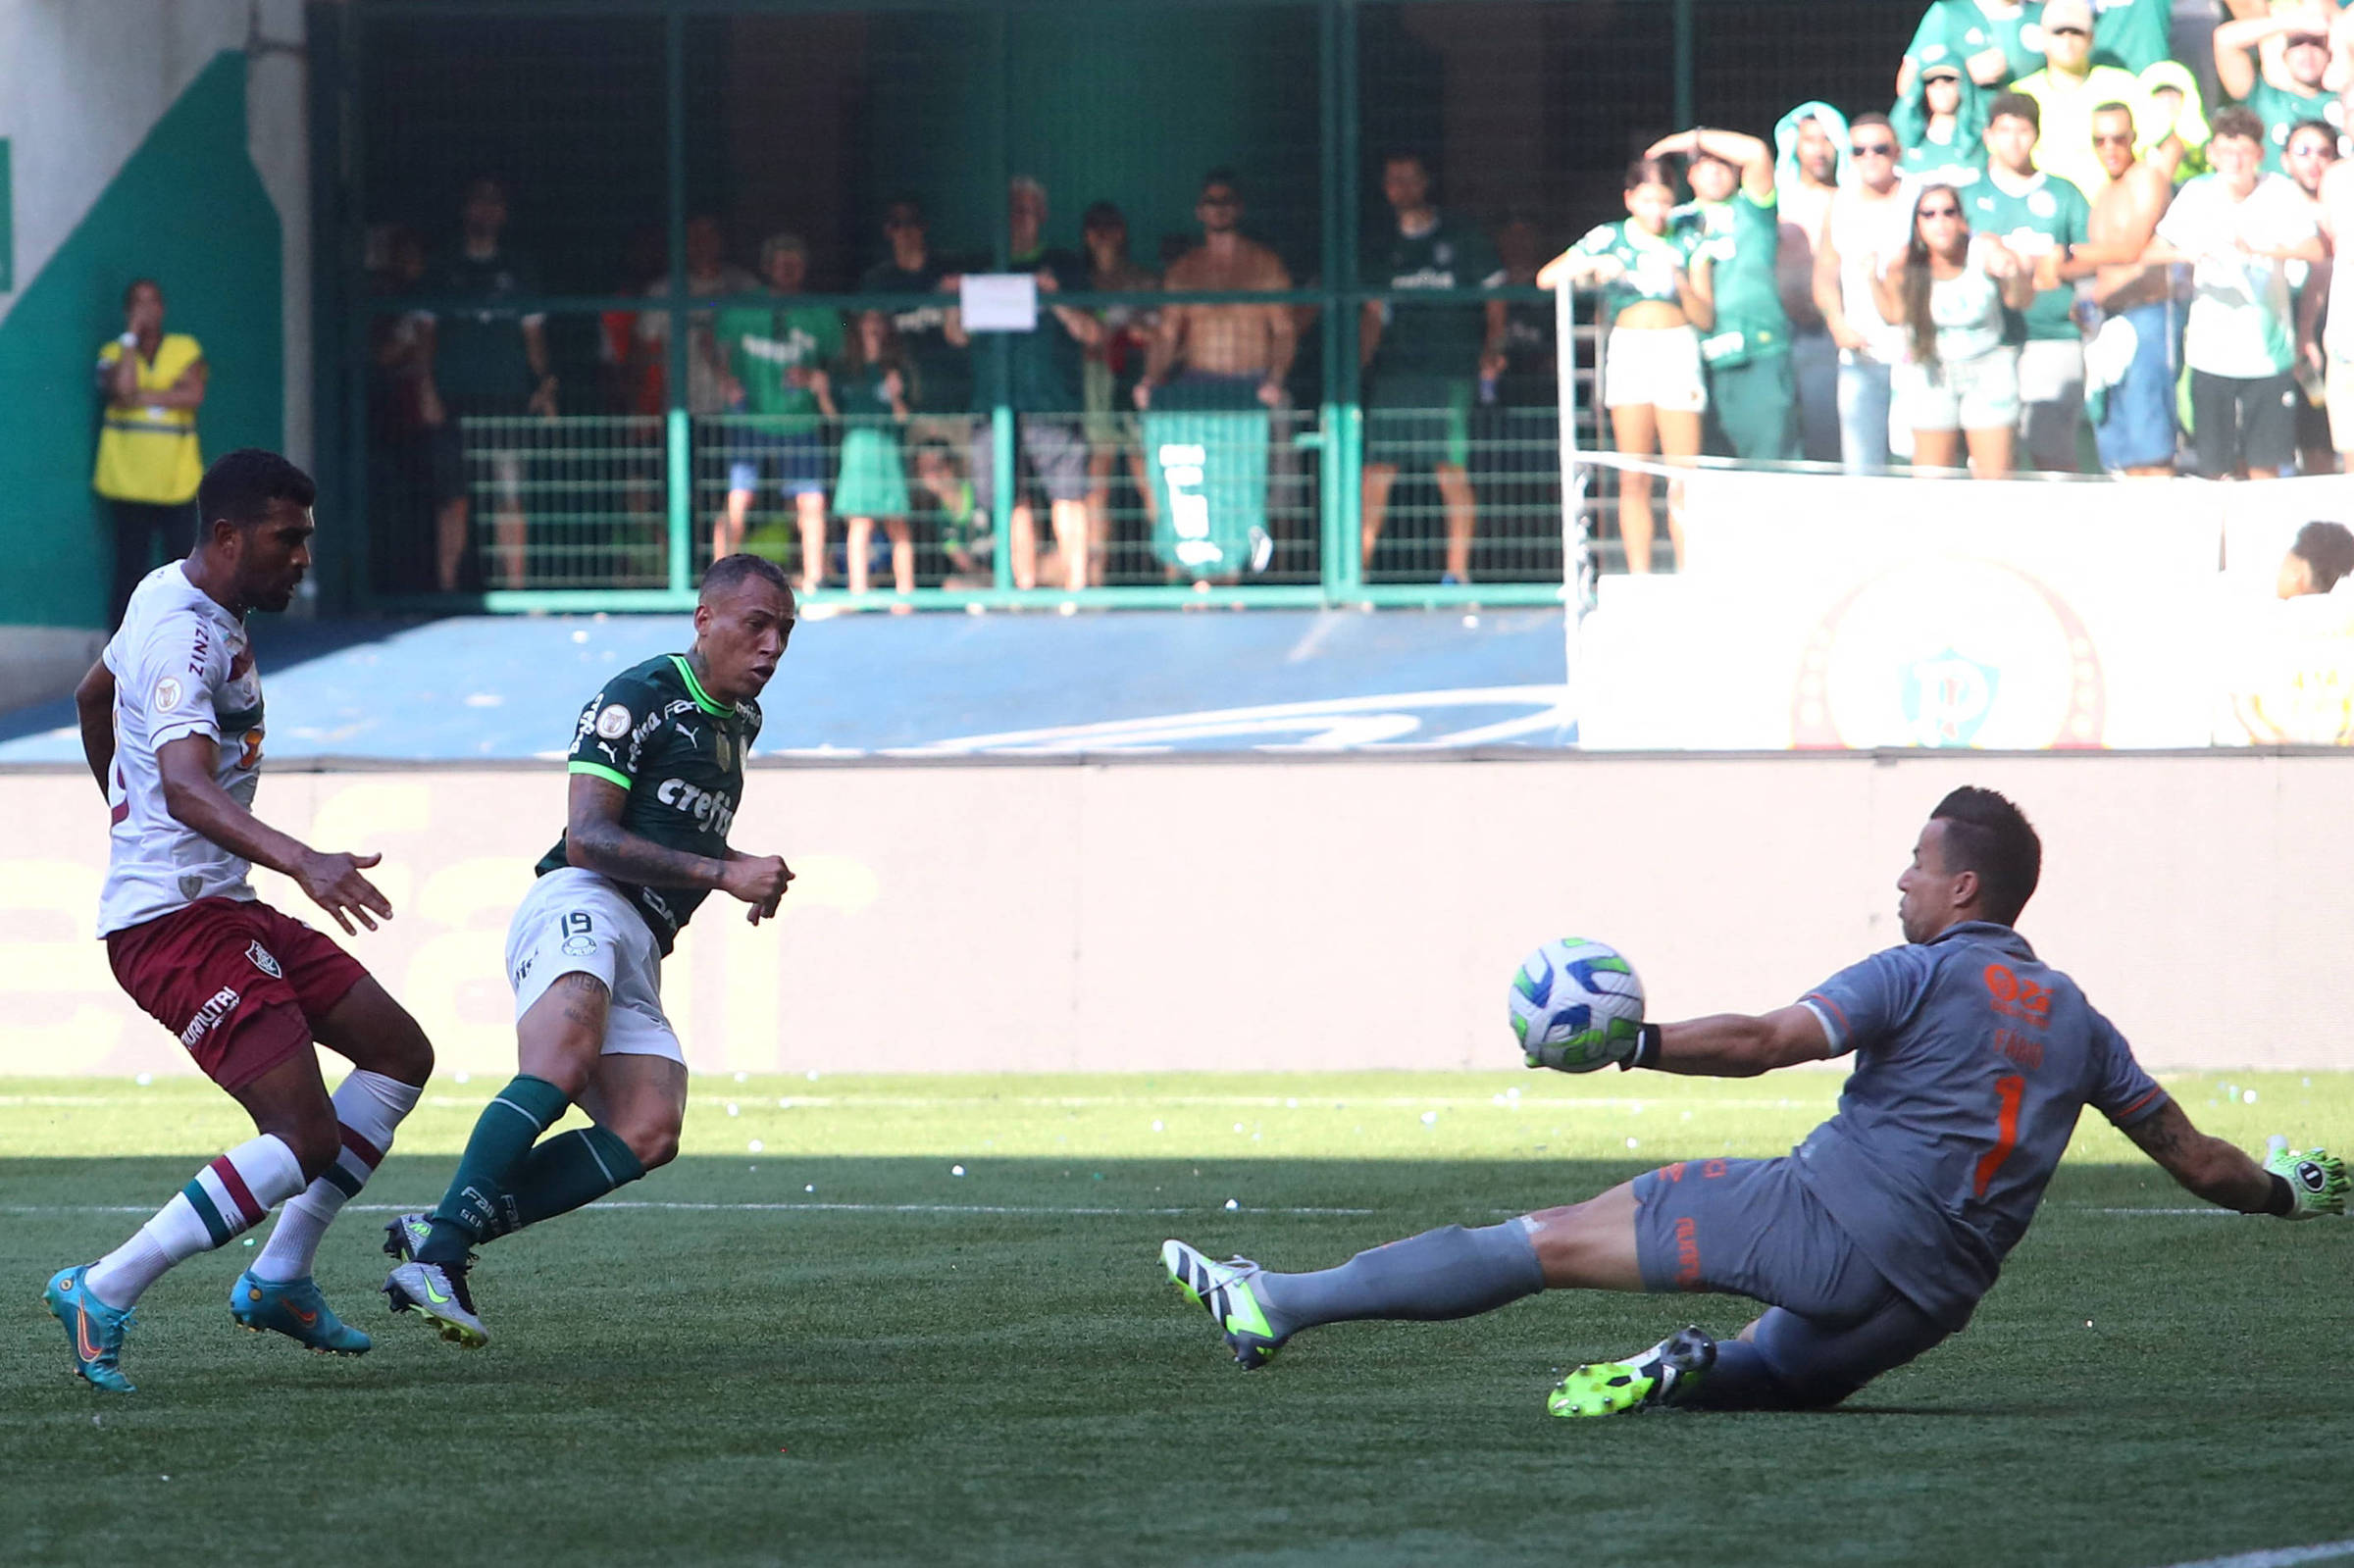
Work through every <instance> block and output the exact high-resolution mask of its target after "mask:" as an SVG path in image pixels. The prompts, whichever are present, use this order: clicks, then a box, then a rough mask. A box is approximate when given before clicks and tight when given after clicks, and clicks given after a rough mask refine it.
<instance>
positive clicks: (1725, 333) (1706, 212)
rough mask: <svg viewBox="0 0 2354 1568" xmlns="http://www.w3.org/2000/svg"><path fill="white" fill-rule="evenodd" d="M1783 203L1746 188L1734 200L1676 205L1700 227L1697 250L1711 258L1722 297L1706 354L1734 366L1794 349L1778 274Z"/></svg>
mask: <svg viewBox="0 0 2354 1568" xmlns="http://www.w3.org/2000/svg"><path fill="white" fill-rule="evenodd" d="M1778 212H1779V203H1778V201H1777V200H1776V198H1775V197H1774V196H1773V194H1772V193H1771V192H1768V193H1767V194H1766V199H1765V200H1764V201H1759V200H1758V199H1757V198H1755V197H1753V196H1751V195H1750V193H1749V192H1748V191H1747V190H1746V189H1744V190H1736V191H1734V192H1733V199H1732V200H1730V201H1696V202H1691V203H1688V204H1687V205H1685V206H1682V207H1678V208H1677V209H1676V210H1675V217H1676V221H1677V222H1678V223H1679V224H1684V225H1689V226H1691V227H1693V228H1697V229H1698V230H1699V231H1700V234H1701V236H1702V237H1701V242H1700V244H1699V245H1698V246H1697V247H1695V249H1694V252H1693V253H1694V254H1695V255H1699V256H1706V257H1707V258H1708V259H1709V288H1710V291H1711V292H1712V293H1713V294H1714V297H1715V301H1716V325H1715V326H1714V328H1712V329H1710V330H1709V332H1708V334H1707V335H1706V336H1704V337H1703V338H1701V340H1700V357H1701V358H1702V359H1704V360H1707V361H1708V362H1709V363H1710V364H1711V365H1714V366H1722V367H1726V368H1730V367H1731V366H1734V365H1742V364H1746V363H1748V362H1749V361H1750V360H1753V359H1763V358H1765V357H1766V356H1767V355H1769V354H1786V353H1788V352H1789V351H1790V318H1789V316H1788V315H1787V314H1785V313H1784V311H1783V310H1782V291H1781V287H1780V285H1779V284H1778V283H1777V282H1776V280H1775V278H1774V270H1773V269H1774V259H1775V257H1776V256H1777V255H1778V254H1779V253H1780V251H1781V244H1782V232H1781V224H1780V221H1779V216H1778Z"/></svg>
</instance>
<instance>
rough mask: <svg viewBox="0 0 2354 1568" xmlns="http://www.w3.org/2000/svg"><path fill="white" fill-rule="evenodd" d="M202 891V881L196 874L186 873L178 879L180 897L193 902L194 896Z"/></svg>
mask: <svg viewBox="0 0 2354 1568" xmlns="http://www.w3.org/2000/svg"><path fill="white" fill-rule="evenodd" d="M202 891H204V879H203V878H202V877H200V876H198V875H197V874H196V873H194V872H192V871H191V872H188V873H186V874H185V875H184V876H182V877H181V878H180V879H179V896H180V897H182V898H186V899H189V900H191V901H193V900H194V898H195V897H196V895H197V894H198V893H200V892H202Z"/></svg>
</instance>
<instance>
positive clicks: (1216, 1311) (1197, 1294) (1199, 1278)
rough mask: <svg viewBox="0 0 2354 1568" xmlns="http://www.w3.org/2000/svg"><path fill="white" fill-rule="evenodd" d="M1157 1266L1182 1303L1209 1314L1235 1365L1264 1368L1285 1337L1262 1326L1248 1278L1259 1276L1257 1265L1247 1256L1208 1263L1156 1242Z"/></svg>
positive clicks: (1180, 1247)
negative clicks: (1181, 1293) (1181, 1296)
mask: <svg viewBox="0 0 2354 1568" xmlns="http://www.w3.org/2000/svg"><path fill="white" fill-rule="evenodd" d="M1160 1266H1161V1267H1162V1268H1164V1269H1166V1270H1168V1271H1169V1282H1170V1283H1171V1284H1172V1285H1174V1286H1176V1287H1177V1289H1178V1290H1182V1291H1184V1292H1185V1298H1186V1299H1187V1300H1189V1301H1191V1302H1193V1303H1194V1304H1195V1305H1196V1306H1199V1307H1201V1308H1202V1309H1203V1310H1204V1311H1206V1312H1207V1313H1208V1314H1209V1321H1210V1322H1212V1323H1214V1324H1216V1325H1217V1326H1218V1332H1219V1333H1220V1334H1222V1335H1224V1336H1225V1337H1226V1346H1227V1348H1228V1349H1230V1350H1232V1351H1233V1352H1234V1359H1235V1360H1236V1362H1238V1363H1239V1364H1240V1365H1242V1366H1243V1367H1245V1368H1251V1367H1263V1366H1265V1365H1266V1364H1267V1362H1268V1361H1269V1359H1271V1358H1272V1357H1273V1356H1274V1354H1275V1352H1276V1351H1277V1350H1279V1349H1281V1348H1283V1341H1284V1338H1285V1337H1284V1336H1283V1335H1280V1334H1277V1333H1276V1332H1275V1330H1274V1328H1273V1327H1272V1326H1271V1325H1270V1324H1269V1323H1268V1322H1267V1314H1266V1312H1265V1310H1264V1309H1263V1308H1261V1307H1260V1306H1259V1304H1258V1297H1257V1295H1256V1294H1254V1292H1253V1290H1252V1289H1251V1277H1252V1276H1253V1275H1254V1274H1259V1273H1262V1272H1264V1271H1262V1270H1261V1269H1260V1268H1259V1266H1258V1265H1257V1264H1255V1263H1254V1262H1252V1261H1251V1260H1250V1259H1249V1258H1236V1259H1235V1260H1234V1261H1232V1262H1231V1263H1212V1262H1210V1261H1209V1259H1207V1258H1205V1257H1203V1255H1202V1254H1201V1253H1199V1252H1197V1251H1195V1250H1194V1249H1193V1248H1192V1247H1190V1246H1187V1245H1186V1244H1185V1243H1184V1242H1183V1241H1176V1240H1169V1241H1163V1242H1161V1243H1160Z"/></svg>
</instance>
